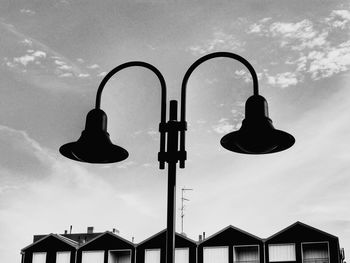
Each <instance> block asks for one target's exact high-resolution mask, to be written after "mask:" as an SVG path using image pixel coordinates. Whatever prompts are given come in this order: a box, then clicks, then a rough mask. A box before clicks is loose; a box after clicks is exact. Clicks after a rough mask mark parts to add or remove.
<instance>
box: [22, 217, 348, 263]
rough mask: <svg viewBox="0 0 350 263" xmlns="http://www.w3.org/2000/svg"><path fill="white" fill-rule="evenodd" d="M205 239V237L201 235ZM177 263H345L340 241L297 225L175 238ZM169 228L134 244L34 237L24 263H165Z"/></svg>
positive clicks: (97, 236) (105, 238)
mask: <svg viewBox="0 0 350 263" xmlns="http://www.w3.org/2000/svg"><path fill="white" fill-rule="evenodd" d="M203 234H204V233H203ZM175 246H176V250H175V263H270V262H271V263H284V262H288V263H344V259H345V256H344V250H343V249H340V246H339V240H338V238H337V237H336V236H333V235H331V234H329V233H326V232H324V231H322V230H319V229H316V228H314V227H311V226H309V225H306V224H304V223H301V222H296V223H294V224H292V225H290V226H288V227H286V228H284V229H283V230H281V231H279V232H277V233H276V234H273V235H272V236H270V237H269V238H266V239H262V238H260V237H257V236H255V235H253V234H250V233H248V232H246V231H244V230H241V229H239V228H236V227H234V226H231V225H230V226H228V227H225V228H224V229H222V230H220V231H218V232H217V233H215V234H213V235H211V236H210V237H208V238H205V235H203V238H200V240H199V241H197V242H196V241H193V240H191V239H190V238H188V237H186V236H185V235H182V234H178V233H176V235H175ZM165 253H166V229H164V230H162V231H160V232H159V233H157V234H155V235H153V236H151V237H149V238H147V239H146V240H144V241H142V242H140V243H139V244H134V243H133V242H130V241H128V240H126V239H124V238H122V237H120V236H119V235H117V234H116V232H109V231H106V232H104V233H93V229H91V228H88V233H80V234H79V233H78V234H68V233H65V234H61V235H58V234H49V235H36V236H34V240H33V243H32V244H30V245H29V246H27V247H25V248H23V249H22V251H21V254H22V263H165V256H166V255H165Z"/></svg>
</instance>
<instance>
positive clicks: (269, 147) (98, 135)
mask: <svg viewBox="0 0 350 263" xmlns="http://www.w3.org/2000/svg"><path fill="white" fill-rule="evenodd" d="M217 57H227V58H232V59H235V60H238V61H240V62H241V63H243V64H244V65H245V66H246V67H247V69H248V70H249V72H250V74H251V76H252V79H253V88H254V94H253V95H252V96H251V97H249V98H248V100H247V101H246V104H245V119H244V120H243V122H242V126H241V128H240V129H239V130H238V131H233V132H231V133H229V134H227V135H225V136H224V137H223V138H222V139H221V141H220V143H221V145H222V146H223V147H224V148H225V149H227V150H229V151H233V152H237V153H245V154H267V153H274V152H279V151H283V150H285V149H288V148H289V147H291V146H292V145H293V144H294V142H295V140H294V137H293V136H292V135H290V134H288V133H286V132H283V131H280V130H277V129H275V128H274V127H273V125H272V121H271V119H270V118H269V115H268V105H267V101H266V100H265V98H264V97H262V96H260V95H259V89H258V78H257V75H256V72H255V70H254V68H253V67H252V65H251V64H250V63H249V62H248V61H247V60H245V59H244V58H242V57H241V56H239V55H236V54H233V53H229V52H215V53H211V54H208V55H205V56H203V57H201V58H200V59H198V60H197V61H196V62H194V63H193V64H192V65H191V66H190V68H189V69H188V70H187V72H186V74H185V76H184V79H183V81H182V88H181V116H180V121H178V118H177V101H175V100H171V101H170V108H169V120H168V121H166V102H167V100H166V84H165V80H164V77H163V76H162V74H161V73H160V72H159V70H158V69H157V68H155V67H154V66H152V65H151V64H148V63H145V62H141V61H132V62H127V63H124V64H121V65H119V66H117V67H116V68H114V69H113V70H111V71H110V72H109V73H108V74H107V75H106V76H105V77H104V78H103V80H102V82H101V84H100V86H99V88H98V91H97V95H96V106H95V109H93V110H91V111H90V112H89V113H88V115H87V117H86V125H85V130H84V131H83V132H82V134H81V136H80V138H79V139H78V141H76V142H71V143H67V144H65V145H63V146H61V148H60V153H61V154H62V155H64V156H65V157H67V158H70V159H73V160H75V161H80V162H88V163H114V162H119V161H122V160H125V159H126V158H127V157H128V155H129V154H128V152H127V151H126V150H125V149H123V148H122V147H120V146H117V145H114V144H113V143H112V142H111V140H110V139H109V134H108V132H107V115H106V113H105V112H104V111H103V110H101V109H100V105H101V103H100V102H101V94H102V91H103V88H104V86H105V85H106V83H107V81H108V80H109V79H110V78H111V77H112V76H113V75H114V74H115V73H117V72H119V71H120V70H122V69H125V68H128V67H133V66H139V67H145V68H148V69H150V70H151V71H153V72H154V73H155V74H156V75H157V77H158V79H159V81H160V84H161V120H160V124H159V132H160V151H159V153H158V161H159V168H160V169H164V168H165V163H168V199H167V209H168V211H167V238H166V262H167V263H174V250H175V249H174V248H175V217H174V215H175V186H176V165H177V163H178V162H179V167H180V168H184V167H185V160H186V155H187V154H186V150H185V131H186V129H187V124H186V87H187V82H188V79H189V77H190V75H191V74H192V72H193V71H194V70H195V69H196V68H197V67H198V66H199V65H200V64H202V63H203V62H205V61H207V60H209V59H212V58H217ZM179 139H180V145H179ZM179 146H180V147H179ZM165 148H166V149H165Z"/></svg>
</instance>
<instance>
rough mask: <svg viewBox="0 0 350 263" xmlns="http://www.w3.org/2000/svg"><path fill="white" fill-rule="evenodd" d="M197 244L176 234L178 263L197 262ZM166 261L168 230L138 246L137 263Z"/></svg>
mask: <svg viewBox="0 0 350 263" xmlns="http://www.w3.org/2000/svg"><path fill="white" fill-rule="evenodd" d="M196 250H197V243H196V242H195V241H193V240H192V239H189V238H188V237H186V236H184V235H182V234H178V233H176V234H175V258H177V260H176V263H177V262H179V263H180V262H181V263H190V262H196ZM165 261H166V229H164V230H163V231H160V232H159V233H157V234H155V235H153V236H151V237H149V238H147V239H146V240H144V241H142V242H141V243H139V244H138V245H137V256H136V263H152V262H158V263H165Z"/></svg>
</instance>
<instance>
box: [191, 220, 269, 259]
mask: <svg viewBox="0 0 350 263" xmlns="http://www.w3.org/2000/svg"><path fill="white" fill-rule="evenodd" d="M216 260H217V262H227V263H228V262H236V263H260V262H262V263H263V262H264V248H263V240H262V239H261V238H259V237H256V236H254V235H252V234H250V233H248V232H245V231H243V230H241V229H239V228H236V227H234V226H228V227H226V228H224V229H222V230H220V231H219V232H217V233H215V234H213V235H211V236H210V237H208V238H204V240H203V241H202V242H200V243H199V244H198V263H207V262H215V261H216Z"/></svg>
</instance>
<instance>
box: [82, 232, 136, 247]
mask: <svg viewBox="0 0 350 263" xmlns="http://www.w3.org/2000/svg"><path fill="white" fill-rule="evenodd" d="M105 235H111V236H113V237H115V238H117V239H120V240H122V241H123V242H126V243H128V244H129V245H132V246H135V244H134V243H132V242H130V241H129V240H127V239H125V238H122V237H121V236H118V235H116V234H114V233H112V232H110V231H106V232H104V233H102V234H101V235H98V236H97V237H95V238H93V239H91V240H89V241H88V242H86V243H85V244H83V245H81V246H80V247H79V249H81V248H82V247H84V246H86V245H87V244H90V243H91V242H94V241H95V240H97V239H99V238H101V237H103V236H105Z"/></svg>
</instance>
